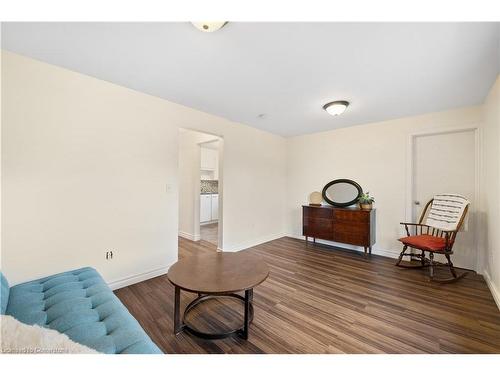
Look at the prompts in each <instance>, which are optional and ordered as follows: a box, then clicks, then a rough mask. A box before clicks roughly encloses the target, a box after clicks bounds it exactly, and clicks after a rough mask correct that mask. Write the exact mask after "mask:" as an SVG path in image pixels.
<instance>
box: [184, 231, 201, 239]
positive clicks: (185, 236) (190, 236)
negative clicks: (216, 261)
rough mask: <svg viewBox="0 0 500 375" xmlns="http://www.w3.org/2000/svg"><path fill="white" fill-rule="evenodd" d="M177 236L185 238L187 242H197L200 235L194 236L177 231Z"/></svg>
mask: <svg viewBox="0 0 500 375" xmlns="http://www.w3.org/2000/svg"><path fill="white" fill-rule="evenodd" d="M179 236H181V237H183V238H186V239H188V240H191V241H199V240H200V235H199V234H198V235H194V234H191V233H187V232H183V231H179Z"/></svg>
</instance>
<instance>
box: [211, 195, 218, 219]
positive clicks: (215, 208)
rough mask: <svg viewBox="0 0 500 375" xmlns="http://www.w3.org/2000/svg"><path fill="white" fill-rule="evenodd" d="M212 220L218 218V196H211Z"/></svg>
mask: <svg viewBox="0 0 500 375" xmlns="http://www.w3.org/2000/svg"><path fill="white" fill-rule="evenodd" d="M211 218H212V220H217V219H218V218H219V194H212V216H211Z"/></svg>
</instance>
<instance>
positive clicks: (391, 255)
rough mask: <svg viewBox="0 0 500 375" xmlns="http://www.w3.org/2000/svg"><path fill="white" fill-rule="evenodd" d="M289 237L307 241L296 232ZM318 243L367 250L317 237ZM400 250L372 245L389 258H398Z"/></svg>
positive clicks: (379, 253)
mask: <svg viewBox="0 0 500 375" xmlns="http://www.w3.org/2000/svg"><path fill="white" fill-rule="evenodd" d="M287 237H290V238H296V239H298V240H302V241H305V237H304V236H297V235H294V234H289V235H287ZM310 241H312V240H310ZM316 243H319V244H323V245H328V246H334V247H340V248H342V249H348V250H354V251H359V252H363V253H364V251H365V250H364V248H363V247H360V246H352V245H347V244H343V243H338V242H333V241H325V240H319V239H317V240H316ZM400 252H401V251H397V250H387V249H380V248H378V247H372V254H375V255H381V256H384V257H388V258H397V257H398V256H399V254H400Z"/></svg>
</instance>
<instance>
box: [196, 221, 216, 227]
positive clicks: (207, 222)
mask: <svg viewBox="0 0 500 375" xmlns="http://www.w3.org/2000/svg"><path fill="white" fill-rule="evenodd" d="M218 222H219V220H209V221H204V222H202V223H200V226H204V225H209V224H215V223H218Z"/></svg>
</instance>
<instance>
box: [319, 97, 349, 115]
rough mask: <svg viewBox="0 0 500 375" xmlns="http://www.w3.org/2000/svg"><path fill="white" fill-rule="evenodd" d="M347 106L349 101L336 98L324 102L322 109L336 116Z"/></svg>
mask: <svg viewBox="0 0 500 375" xmlns="http://www.w3.org/2000/svg"><path fill="white" fill-rule="evenodd" d="M348 106H349V102H348V101H346V100H336V101H334V102H330V103H326V104H325V105H324V106H323V109H324V110H325V111H327V112H328V113H329V114H331V115H332V116H338V115H341V114H342V113H344V112H345V110H346V109H347V107H348Z"/></svg>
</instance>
